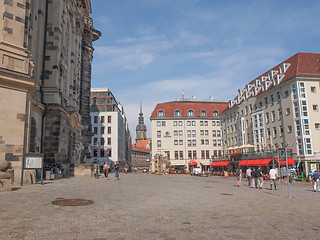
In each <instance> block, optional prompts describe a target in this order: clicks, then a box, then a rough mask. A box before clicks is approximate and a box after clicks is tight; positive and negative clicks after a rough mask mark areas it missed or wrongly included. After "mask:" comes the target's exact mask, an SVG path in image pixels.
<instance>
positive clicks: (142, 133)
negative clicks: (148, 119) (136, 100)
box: [136, 103, 147, 142]
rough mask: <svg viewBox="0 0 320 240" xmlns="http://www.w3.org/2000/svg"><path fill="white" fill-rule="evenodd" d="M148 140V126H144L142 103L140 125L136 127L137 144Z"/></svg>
mask: <svg viewBox="0 0 320 240" xmlns="http://www.w3.org/2000/svg"><path fill="white" fill-rule="evenodd" d="M146 139H147V126H146V125H145V124H144V117H143V113H142V103H140V113H139V124H138V125H137V127H136V142H137V141H139V140H146Z"/></svg>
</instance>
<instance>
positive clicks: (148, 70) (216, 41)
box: [91, 0, 320, 139]
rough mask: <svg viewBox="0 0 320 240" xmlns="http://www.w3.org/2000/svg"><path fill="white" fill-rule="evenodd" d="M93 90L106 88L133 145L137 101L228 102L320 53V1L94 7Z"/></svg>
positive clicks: (117, 1)
mask: <svg viewBox="0 0 320 240" xmlns="http://www.w3.org/2000/svg"><path fill="white" fill-rule="evenodd" d="M91 5H92V14H91V17H92V19H93V25H94V27H95V28H96V29H97V30H99V31H101V33H102V35H101V37H100V39H98V40H97V41H95V42H94V43H93V47H94V48H95V50H94V54H93V62H92V87H93V88H109V89H110V91H111V92H112V93H113V94H114V95H115V97H116V100H117V101H118V102H120V103H121V105H122V106H123V107H124V111H125V114H126V116H127V119H128V122H129V128H130V131H131V136H132V138H133V139H135V128H136V125H137V124H138V115H139V111H140V102H142V108H143V113H144V117H145V124H146V125H147V128H148V131H147V136H148V137H150V136H151V127H150V120H149V118H150V115H151V113H152V111H153V109H154V108H155V106H156V105H157V103H162V102H168V101H173V100H176V99H178V98H181V97H182V90H184V94H185V98H192V96H195V97H196V98H197V99H209V98H210V97H213V98H214V99H216V100H230V99H233V98H234V97H235V96H236V95H237V90H238V89H239V88H244V87H245V84H247V83H248V82H250V81H251V80H253V79H255V78H257V77H258V76H260V75H261V74H263V73H264V72H266V71H268V70H269V69H271V68H272V67H274V66H275V65H277V64H279V63H281V62H282V61H284V60H286V59H287V58H289V57H291V56H292V55H294V54H296V53H297V52H316V53H319V52H320V21H319V15H320V14H319V9H320V1H318V0H308V1H305V0H281V1H279V0H268V1H266V0H251V1H249V0H235V1H231V0H230V1H229V0H224V1H222V0H219V1H218V0H91Z"/></svg>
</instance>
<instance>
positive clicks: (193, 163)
mask: <svg viewBox="0 0 320 240" xmlns="http://www.w3.org/2000/svg"><path fill="white" fill-rule="evenodd" d="M197 165H198V163H197V162H196V161H195V160H191V161H190V162H189V166H197Z"/></svg>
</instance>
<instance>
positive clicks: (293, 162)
mask: <svg viewBox="0 0 320 240" xmlns="http://www.w3.org/2000/svg"><path fill="white" fill-rule="evenodd" d="M287 159H288V165H294V164H296V162H295V161H294V160H293V159H292V158H287ZM275 160H276V161H277V162H278V158H275ZM286 164H287V163H286V161H280V165H286Z"/></svg>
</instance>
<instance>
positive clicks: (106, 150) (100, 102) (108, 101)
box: [90, 88, 131, 165]
mask: <svg viewBox="0 0 320 240" xmlns="http://www.w3.org/2000/svg"><path fill="white" fill-rule="evenodd" d="M90 99H91V101H90V102H91V103H90V105H91V107H90V116H91V124H92V133H93V136H92V142H91V143H92V160H93V161H96V160H97V159H98V160H99V162H100V164H102V163H103V162H105V161H106V160H107V159H108V160H110V163H111V164H113V163H115V162H116V161H119V163H120V165H124V164H125V163H130V160H131V153H130V147H131V137H130V132H129V128H128V122H127V119H126V116H125V113H124V109H123V107H122V106H121V104H120V103H119V102H117V101H116V99H115V97H114V95H113V94H112V92H111V91H110V90H109V89H108V88H92V89H91V97H90ZM97 143H98V144H97Z"/></svg>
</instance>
